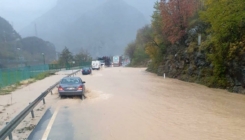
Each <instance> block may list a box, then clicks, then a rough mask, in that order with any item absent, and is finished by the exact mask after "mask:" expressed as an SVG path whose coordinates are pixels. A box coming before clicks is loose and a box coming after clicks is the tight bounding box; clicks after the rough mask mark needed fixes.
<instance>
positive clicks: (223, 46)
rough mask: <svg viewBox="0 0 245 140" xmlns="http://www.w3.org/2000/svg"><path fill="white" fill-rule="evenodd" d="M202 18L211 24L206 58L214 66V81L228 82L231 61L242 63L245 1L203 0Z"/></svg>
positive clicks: (225, 83) (224, 84)
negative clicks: (207, 57) (208, 51)
mask: <svg viewBox="0 0 245 140" xmlns="http://www.w3.org/2000/svg"><path fill="white" fill-rule="evenodd" d="M204 6H205V9H204V10H203V11H202V12H201V19H202V20H203V21H205V22H207V23H208V24H210V29H209V33H210V34H211V42H212V43H211V46H210V54H209V58H210V60H211V61H212V64H213V65H214V76H215V78H214V83H217V85H218V86H223V87H225V86H226V85H227V82H225V81H226V75H227V74H228V73H229V71H230V69H233V67H234V64H236V65H244V64H242V63H243V60H244V54H245V53H244V52H245V44H244V42H245V1H244V0H222V1H221V0H205V1H204Z"/></svg>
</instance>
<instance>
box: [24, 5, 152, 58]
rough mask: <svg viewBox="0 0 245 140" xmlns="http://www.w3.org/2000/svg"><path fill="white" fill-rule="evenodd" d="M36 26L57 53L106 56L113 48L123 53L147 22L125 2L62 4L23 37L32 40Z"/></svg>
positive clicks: (32, 25)
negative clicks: (82, 51)
mask: <svg viewBox="0 0 245 140" xmlns="http://www.w3.org/2000/svg"><path fill="white" fill-rule="evenodd" d="M34 23H35V24H36V26H37V32H38V37H41V38H43V39H45V40H48V41H51V42H53V43H54V44H55V46H56V47H57V49H58V50H61V49H63V48H64V47H65V46H67V47H68V48H70V50H73V52H74V50H76V49H77V48H78V47H79V49H80V48H81V47H83V48H84V49H87V50H90V51H92V50H95V49H97V50H99V49H98V48H101V50H103V52H107V51H108V49H109V50H110V49H111V48H112V46H113V47H117V48H118V49H117V48H114V49H116V51H114V52H112V53H123V49H122V47H125V45H127V44H128V43H129V42H130V41H132V40H133V39H134V36H135V35H136V32H137V29H138V28H140V27H141V26H143V25H145V24H147V23H148V21H147V20H146V18H145V16H144V15H143V14H142V13H141V12H140V11H139V10H137V9H136V8H134V7H132V6H130V5H129V4H127V3H126V2H125V1H123V0H95V1H91V0H80V1H77V0H70V1H65V0H59V1H58V3H57V6H55V7H54V8H53V9H51V10H50V11H48V12H47V13H46V14H44V15H43V16H41V17H40V18H38V19H37V20H35V21H34V22H33V23H32V24H30V25H29V26H28V27H26V28H25V29H23V30H22V31H21V35H23V36H33V35H34V34H35V25H34ZM103 47H104V48H103ZM102 48H103V49H102ZM101 50H100V51H101ZM91 54H94V53H91Z"/></svg>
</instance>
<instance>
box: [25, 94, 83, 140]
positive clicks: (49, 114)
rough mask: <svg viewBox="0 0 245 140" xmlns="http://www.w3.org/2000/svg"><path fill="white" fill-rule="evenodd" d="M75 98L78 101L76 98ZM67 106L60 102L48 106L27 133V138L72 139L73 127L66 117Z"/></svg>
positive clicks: (33, 139) (44, 139) (43, 139)
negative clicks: (32, 128)
mask: <svg viewBox="0 0 245 140" xmlns="http://www.w3.org/2000/svg"><path fill="white" fill-rule="evenodd" d="M72 100H74V99H72ZM77 100H78V101H80V99H78V98H77ZM68 108H69V107H68V106H66V105H60V104H59V105H57V104H56V105H54V106H52V107H50V108H49V109H48V110H47V111H46V112H45V114H44V115H43V116H42V118H41V120H40V121H39V123H38V124H37V126H36V127H35V129H34V130H33V131H32V133H31V134H30V135H29V137H28V140H68V139H69V140H73V135H74V129H73V125H72V123H71V122H70V121H69V119H68V116H70V111H69V109H68Z"/></svg>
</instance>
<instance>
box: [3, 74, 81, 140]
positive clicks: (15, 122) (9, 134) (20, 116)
mask: <svg viewBox="0 0 245 140" xmlns="http://www.w3.org/2000/svg"><path fill="white" fill-rule="evenodd" d="M79 71H80V70H77V71H75V72H73V73H71V74H69V75H67V76H66V77H70V76H74V75H75V74H76V73H78V72H79ZM58 84H59V81H58V82H56V83H55V84H54V85H52V86H51V87H49V88H48V89H47V90H45V91H44V92H43V93H42V94H41V95H40V96H39V97H38V98H37V99H35V100H34V101H33V102H32V103H30V104H29V105H28V106H27V107H26V108H25V109H24V110H22V111H21V112H20V113H19V114H18V115H17V116H16V117H15V118H13V119H12V120H11V121H10V122H9V123H7V125H6V126H5V127H4V128H3V129H2V130H1V131H0V140H5V138H7V137H9V140H13V137H12V131H13V130H14V129H15V128H16V127H17V126H18V125H19V124H20V123H21V121H22V120H24V119H25V117H26V116H27V115H28V114H29V113H30V112H31V114H32V118H34V112H33V109H34V108H35V107H36V106H37V105H38V103H39V102H41V101H42V100H43V103H44V104H45V97H46V96H47V94H48V93H51V94H52V90H53V89H54V88H55V87H56V86H57V85H58Z"/></svg>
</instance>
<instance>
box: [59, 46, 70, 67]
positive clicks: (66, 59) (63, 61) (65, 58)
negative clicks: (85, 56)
mask: <svg viewBox="0 0 245 140" xmlns="http://www.w3.org/2000/svg"><path fill="white" fill-rule="evenodd" d="M72 61H73V55H72V53H71V52H70V51H69V49H68V48H66V47H65V48H64V49H63V50H62V52H61V54H60V57H59V64H60V65H62V66H65V67H67V66H69V65H70V64H71V63H72Z"/></svg>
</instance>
